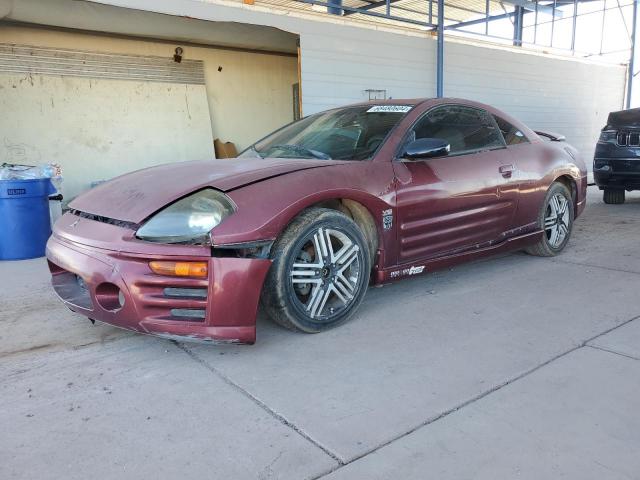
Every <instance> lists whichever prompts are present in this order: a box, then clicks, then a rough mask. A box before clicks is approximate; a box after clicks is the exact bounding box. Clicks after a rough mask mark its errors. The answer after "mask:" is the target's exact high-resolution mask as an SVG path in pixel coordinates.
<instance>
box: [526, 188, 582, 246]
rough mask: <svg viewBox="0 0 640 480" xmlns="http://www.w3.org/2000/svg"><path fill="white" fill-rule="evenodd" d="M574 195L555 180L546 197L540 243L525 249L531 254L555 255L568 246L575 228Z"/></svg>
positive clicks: (540, 220) (542, 211) (543, 205)
mask: <svg viewBox="0 0 640 480" xmlns="http://www.w3.org/2000/svg"><path fill="white" fill-rule="evenodd" d="M573 219H574V205H573V196H572V195H571V192H570V191H569V189H568V188H567V186H566V185H564V184H562V183H560V182H554V183H553V184H552V185H551V187H549V190H548V191H547V195H546V196H545V198H544V202H543V203H542V207H541V208H540V213H539V214H538V225H539V228H540V230H542V231H543V232H544V233H543V235H542V238H541V239H540V241H539V242H538V243H536V244H535V245H532V246H531V247H528V248H526V249H525V252H527V253H528V254H529V255H535V256H537V257H555V256H556V255H558V254H559V253H560V252H562V250H564V247H566V245H567V243H568V242H569V238H570V237H571V230H572V228H573Z"/></svg>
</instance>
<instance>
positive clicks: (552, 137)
mask: <svg viewBox="0 0 640 480" xmlns="http://www.w3.org/2000/svg"><path fill="white" fill-rule="evenodd" d="M536 133H537V134H538V135H540V136H541V137H545V138H548V139H549V140H551V141H552V142H564V141H565V140H566V139H567V137H565V136H564V135H560V134H559V133H553V132H540V131H537V130H536Z"/></svg>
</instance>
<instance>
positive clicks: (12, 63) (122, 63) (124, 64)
mask: <svg viewBox="0 0 640 480" xmlns="http://www.w3.org/2000/svg"><path fill="white" fill-rule="evenodd" d="M171 53H173V52H171ZM0 73H24V74H32V75H36V74H37V75H63V76H72V77H85V78H105V79H112V80H136V81H141V82H165V83H182V84H185V83H186V84H193V85H204V63H203V62H202V61H200V60H188V59H183V60H182V61H181V62H180V63H177V62H175V61H174V60H173V56H170V57H167V58H165V57H151V56H141V55H119V54H111V53H97V52H84V51H80V50H68V49H57V48H46V47H31V46H26V45H10V44H4V43H0Z"/></svg>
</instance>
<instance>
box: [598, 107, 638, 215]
mask: <svg viewBox="0 0 640 480" xmlns="http://www.w3.org/2000/svg"><path fill="white" fill-rule="evenodd" d="M593 177H594V179H595V181H596V185H598V187H600V190H604V203H624V196H625V190H626V191H629V192H630V191H631V190H640V108H634V109H632V110H622V111H620V112H612V113H610V114H609V118H608V120H607V125H606V126H605V127H604V128H603V129H602V133H601V134H600V139H599V140H598V144H597V145H596V154H595V157H594V159H593Z"/></svg>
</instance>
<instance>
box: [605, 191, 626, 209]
mask: <svg viewBox="0 0 640 480" xmlns="http://www.w3.org/2000/svg"><path fill="white" fill-rule="evenodd" d="M602 200H604V203H606V204H608V205H620V204H622V203H624V200H625V191H624V190H622V189H619V188H605V189H604V193H603V194H602Z"/></svg>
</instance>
